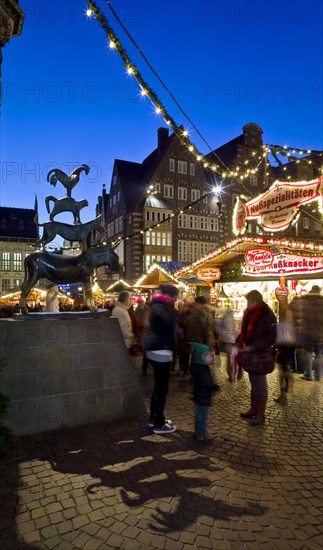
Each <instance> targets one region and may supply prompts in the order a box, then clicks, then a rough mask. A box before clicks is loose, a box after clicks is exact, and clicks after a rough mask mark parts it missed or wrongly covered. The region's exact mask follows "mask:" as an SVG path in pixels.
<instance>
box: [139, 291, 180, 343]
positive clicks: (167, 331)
mask: <svg viewBox="0 0 323 550" xmlns="http://www.w3.org/2000/svg"><path fill="white" fill-rule="evenodd" d="M175 322H176V310H175V308H174V306H173V304H172V303H170V302H169V300H168V299H167V297H166V296H163V295H162V294H160V295H157V296H154V298H153V300H152V303H151V306H150V310H149V329H148V333H147V339H146V350H162V349H168V350H171V351H174V350H175V345H176V342H175Z"/></svg>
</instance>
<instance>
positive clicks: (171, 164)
mask: <svg viewBox="0 0 323 550" xmlns="http://www.w3.org/2000/svg"><path fill="white" fill-rule="evenodd" d="M169 171H170V172H175V160H174V159H169Z"/></svg>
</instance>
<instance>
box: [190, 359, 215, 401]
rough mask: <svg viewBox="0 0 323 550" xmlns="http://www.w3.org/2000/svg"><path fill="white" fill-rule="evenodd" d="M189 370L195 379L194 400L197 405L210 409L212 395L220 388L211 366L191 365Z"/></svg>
mask: <svg viewBox="0 0 323 550" xmlns="http://www.w3.org/2000/svg"><path fill="white" fill-rule="evenodd" d="M189 370H190V374H191V376H192V378H193V400H194V401H195V403H196V404H197V405H202V406H204V407H210V405H211V402H212V394H213V392H215V391H216V390H217V389H218V386H217V384H216V383H215V382H214V380H213V378H212V375H211V371H210V367H209V365H204V364H202V363H191V364H190V367H189Z"/></svg>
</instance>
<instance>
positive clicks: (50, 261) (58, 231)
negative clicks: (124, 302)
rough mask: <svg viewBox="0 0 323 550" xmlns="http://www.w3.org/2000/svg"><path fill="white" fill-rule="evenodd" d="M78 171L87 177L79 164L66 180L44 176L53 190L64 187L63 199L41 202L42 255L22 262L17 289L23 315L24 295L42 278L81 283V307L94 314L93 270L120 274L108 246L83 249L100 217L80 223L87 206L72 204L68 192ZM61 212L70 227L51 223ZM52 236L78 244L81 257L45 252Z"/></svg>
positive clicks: (34, 254)
mask: <svg viewBox="0 0 323 550" xmlns="http://www.w3.org/2000/svg"><path fill="white" fill-rule="evenodd" d="M82 171H84V172H85V174H88V173H89V171H90V168H89V166H87V164H82V166H80V167H79V168H76V169H75V170H74V171H73V172H72V173H71V174H70V175H69V176H68V175H67V174H65V173H64V172H62V170H59V169H57V168H55V169H54V170H51V171H50V172H49V173H48V175H47V181H49V182H50V184H51V185H54V186H55V185H56V183H57V181H59V182H60V183H62V185H64V187H65V189H66V195H67V196H66V197H63V198H61V199H56V198H55V197H53V196H52V195H50V196H48V197H46V199H45V202H46V207H47V211H48V213H49V215H50V216H49V218H50V221H49V222H46V223H43V224H38V225H39V226H41V227H43V228H44V229H43V236H42V237H41V239H39V241H38V244H39V245H42V251H36V252H32V253H31V254H29V256H27V257H26V259H25V279H24V282H23V283H22V286H21V298H20V302H19V309H20V310H21V311H22V312H24V313H27V307H26V300H27V298H28V295H29V293H30V291H31V290H32V289H33V287H34V286H35V285H36V283H37V281H38V280H39V279H40V278H41V277H46V278H47V279H49V280H50V281H52V282H53V283H56V284H67V283H78V282H82V283H83V287H84V299H85V304H86V306H87V307H88V308H89V309H90V310H91V311H95V310H96V306H95V303H94V301H93V297H92V277H93V274H94V272H95V270H96V268H98V267H101V266H103V265H106V266H108V267H109V268H110V269H111V271H114V272H120V271H121V270H122V266H121V264H120V262H119V258H118V256H117V254H116V253H115V252H114V250H113V247H112V246H110V245H97V246H93V247H90V248H88V247H87V237H88V235H89V233H90V232H91V231H102V227H101V225H100V216H99V217H97V218H95V219H94V220H91V221H89V222H87V223H81V219H80V211H81V209H82V208H84V207H86V206H88V202H87V200H85V199H83V200H81V201H76V200H75V199H73V198H72V196H71V194H72V189H73V188H74V187H75V185H76V184H77V183H78V181H79V179H80V174H81V172H82ZM51 202H53V203H54V206H53V209H52V211H51V212H50V208H49V205H50V203H51ZM61 212H71V213H72V214H73V217H74V225H70V224H67V223H61V222H58V221H56V220H54V217H55V216H56V215H57V214H60V213H61ZM56 235H60V236H61V237H63V238H64V239H66V240H68V241H71V242H73V241H78V242H79V243H80V249H81V251H82V252H81V254H79V255H77V256H74V257H71V256H60V255H58V254H50V253H49V252H47V251H46V250H45V246H46V244H47V243H49V242H51V241H52V240H53V239H54V238H55V237H56Z"/></svg>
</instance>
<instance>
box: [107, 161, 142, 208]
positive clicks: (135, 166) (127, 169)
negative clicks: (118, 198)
mask: <svg viewBox="0 0 323 550" xmlns="http://www.w3.org/2000/svg"><path fill="white" fill-rule="evenodd" d="M114 168H115V172H116V173H117V175H118V180H119V183H120V187H121V191H122V195H123V199H124V203H125V207H126V212H129V211H131V210H133V209H134V206H135V205H136V203H137V202H138V200H139V198H140V197H141V196H142V194H143V192H144V191H146V189H147V179H146V174H145V172H146V170H145V167H144V166H143V165H142V164H139V163H137V162H130V161H128V160H119V159H116V160H115V162H114Z"/></svg>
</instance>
